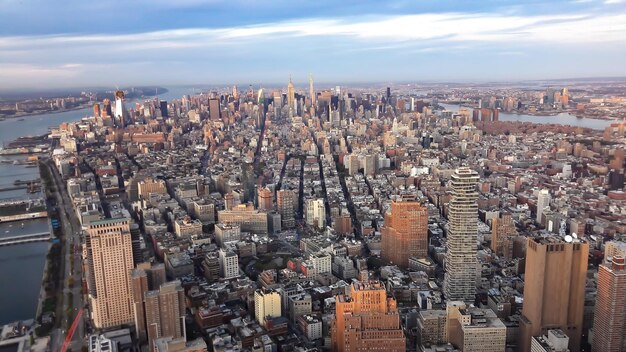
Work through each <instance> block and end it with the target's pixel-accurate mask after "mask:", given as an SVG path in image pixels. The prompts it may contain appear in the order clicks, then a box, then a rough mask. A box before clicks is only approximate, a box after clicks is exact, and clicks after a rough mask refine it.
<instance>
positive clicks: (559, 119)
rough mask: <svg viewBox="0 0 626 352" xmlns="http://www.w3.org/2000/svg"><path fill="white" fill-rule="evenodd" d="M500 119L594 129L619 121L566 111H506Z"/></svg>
mask: <svg viewBox="0 0 626 352" xmlns="http://www.w3.org/2000/svg"><path fill="white" fill-rule="evenodd" d="M439 105H441V106H443V107H444V108H445V109H446V110H450V111H459V105H456V104H442V103H439ZM499 119H500V121H520V122H532V123H542V124H547V123H555V124H559V125H570V126H577V127H584V128H591V129H593V130H604V129H605V128H606V127H608V126H609V125H611V124H612V123H616V122H617V121H610V120H597V119H588V118H581V119H579V118H577V117H576V116H574V115H570V114H568V113H566V112H562V113H559V114H557V115H554V116H534V115H526V114H511V113H506V112H502V111H501V112H500V115H499Z"/></svg>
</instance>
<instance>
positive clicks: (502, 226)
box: [491, 213, 517, 260]
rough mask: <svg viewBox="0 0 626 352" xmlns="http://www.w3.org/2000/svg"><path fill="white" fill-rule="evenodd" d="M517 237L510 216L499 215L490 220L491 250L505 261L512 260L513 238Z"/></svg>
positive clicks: (506, 214)
mask: <svg viewBox="0 0 626 352" xmlns="http://www.w3.org/2000/svg"><path fill="white" fill-rule="evenodd" d="M515 236H517V230H516V229H515V222H514V221H513V218H512V217H511V214H509V213H505V214H500V216H499V217H497V218H493V219H492V220H491V250H492V251H493V252H494V253H496V255H497V256H499V257H501V258H504V259H506V260H511V259H512V258H513V238H514V237H515Z"/></svg>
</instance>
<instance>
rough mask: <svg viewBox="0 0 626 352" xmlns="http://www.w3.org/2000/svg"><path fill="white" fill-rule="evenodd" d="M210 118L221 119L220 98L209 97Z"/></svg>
mask: <svg viewBox="0 0 626 352" xmlns="http://www.w3.org/2000/svg"><path fill="white" fill-rule="evenodd" d="M209 118H210V119H211V120H219V119H220V101H219V99H209Z"/></svg>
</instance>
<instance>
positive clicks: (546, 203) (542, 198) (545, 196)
mask: <svg viewBox="0 0 626 352" xmlns="http://www.w3.org/2000/svg"><path fill="white" fill-rule="evenodd" d="M550 199H551V197H550V191H549V190H547V189H542V190H541V191H539V195H537V217H536V219H535V220H537V223H539V224H541V223H542V221H543V213H544V211H545V210H547V209H550ZM546 208H547V209H546Z"/></svg>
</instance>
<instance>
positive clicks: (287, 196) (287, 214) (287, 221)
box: [276, 189, 296, 229]
mask: <svg viewBox="0 0 626 352" xmlns="http://www.w3.org/2000/svg"><path fill="white" fill-rule="evenodd" d="M294 198H295V197H294V194H293V191H292V190H288V189H281V190H279V191H278V192H276V207H277V208H278V213H279V214H280V216H281V221H282V228H284V229H291V228H293V227H295V226H296V219H295V205H294Z"/></svg>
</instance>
